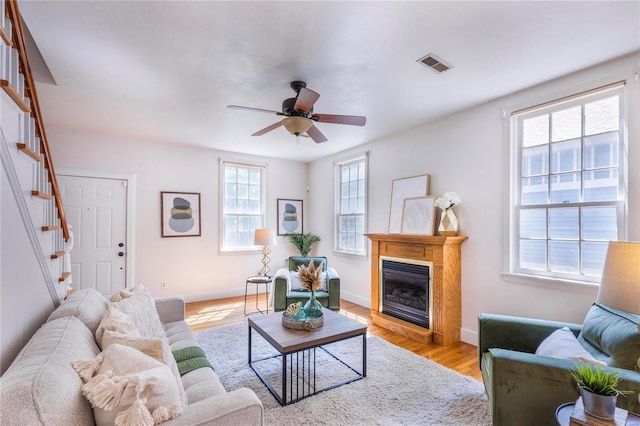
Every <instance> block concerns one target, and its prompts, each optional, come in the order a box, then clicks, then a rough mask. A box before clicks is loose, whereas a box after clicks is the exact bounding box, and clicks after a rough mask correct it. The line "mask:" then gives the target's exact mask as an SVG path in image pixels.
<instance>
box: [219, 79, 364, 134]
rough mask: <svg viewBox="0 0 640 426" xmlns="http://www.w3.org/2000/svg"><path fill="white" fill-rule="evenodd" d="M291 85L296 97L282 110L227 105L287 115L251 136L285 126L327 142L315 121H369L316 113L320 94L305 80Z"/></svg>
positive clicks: (341, 122) (295, 132)
mask: <svg viewBox="0 0 640 426" xmlns="http://www.w3.org/2000/svg"><path fill="white" fill-rule="evenodd" d="M290 86H291V88H292V89H293V90H294V91H295V92H296V97H295V98H288V99H285V100H284V102H282V112H280V111H273V110H269V109H261V108H251V107H245V106H240V105H227V108H231V109H240V110H245V111H258V112H266V113H269V114H275V115H282V116H284V117H285V118H283V119H282V120H280V121H278V122H277V123H274V124H272V125H270V126H267V127H265V128H264V129H262V130H259V131H257V132H255V133H254V134H252V135H251V136H262V135H264V134H265V133H269V132H270V131H272V130H275V129H277V128H278V127H280V126H283V127H284V128H285V129H286V130H287V131H288V132H289V133H291V134H292V135H296V136H308V137H310V138H311V139H313V141H314V142H316V143H320V142H326V141H327V138H326V136H325V135H323V134H322V132H320V130H318V128H317V127H316V126H315V125H314V123H313V122H314V121H317V122H319V123H333V124H349V125H351V126H364V125H365V124H366V122H367V118H366V117H362V116H358V115H335V114H314V113H313V104H315V103H316V101H317V100H318V98H319V97H320V94H318V93H316V92H314V91H313V90H310V89H307V83H305V82H304V81H292V82H291V84H290ZM305 134H306V135H305Z"/></svg>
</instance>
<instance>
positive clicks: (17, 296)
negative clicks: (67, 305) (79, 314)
mask: <svg viewBox="0 0 640 426" xmlns="http://www.w3.org/2000/svg"><path fill="white" fill-rule="evenodd" d="M0 143H3V142H2V141H0ZM5 171H6V170H5V168H4V167H3V166H2V163H0V230H1V231H0V252H1V253H2V256H0V375H1V374H4V372H5V370H6V369H7V368H8V367H9V365H10V364H11V362H12V361H13V359H14V358H15V357H16V355H18V352H19V351H20V349H22V347H23V346H24V345H25V344H26V343H27V342H28V341H29V339H30V338H31V336H32V335H33V334H34V333H35V332H36V330H37V329H38V328H40V326H41V325H42V323H43V322H44V321H45V320H46V319H47V317H48V316H49V314H50V313H51V311H53V309H54V305H53V300H52V299H51V296H50V294H49V292H48V291H47V282H46V281H45V279H44V276H43V274H42V269H41V267H40V264H39V263H38V260H37V258H36V255H35V253H34V248H33V246H32V245H31V242H30V240H29V237H28V235H27V231H26V229H25V225H24V222H23V221H22V217H21V216H20V212H19V209H18V204H17V203H16V199H15V197H14V194H13V192H12V191H11V187H10V184H9V180H8V179H7V175H6V173H5Z"/></svg>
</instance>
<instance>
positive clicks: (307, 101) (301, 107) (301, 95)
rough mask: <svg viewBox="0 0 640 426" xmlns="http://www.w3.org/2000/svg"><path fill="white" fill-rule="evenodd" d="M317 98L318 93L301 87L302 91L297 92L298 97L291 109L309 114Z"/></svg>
mask: <svg viewBox="0 0 640 426" xmlns="http://www.w3.org/2000/svg"><path fill="white" fill-rule="evenodd" d="M319 97H320V94H319V93H316V92H314V91H313V90H309V89H307V88H306V87H303V88H302V89H300V92H298V97H297V99H296V103H295V105H294V106H293V109H296V110H298V111H303V112H309V111H311V108H313V104H315V103H316V101H317V100H318V98H319Z"/></svg>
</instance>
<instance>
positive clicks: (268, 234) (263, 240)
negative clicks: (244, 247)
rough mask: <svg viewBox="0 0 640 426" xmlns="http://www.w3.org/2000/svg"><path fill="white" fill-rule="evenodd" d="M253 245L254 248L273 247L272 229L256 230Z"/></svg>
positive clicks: (274, 237)
mask: <svg viewBox="0 0 640 426" xmlns="http://www.w3.org/2000/svg"><path fill="white" fill-rule="evenodd" d="M253 244H254V245H256V246H275V245H276V233H275V231H274V230H273V229H267V228H264V229H256V230H255V234H254V237H253Z"/></svg>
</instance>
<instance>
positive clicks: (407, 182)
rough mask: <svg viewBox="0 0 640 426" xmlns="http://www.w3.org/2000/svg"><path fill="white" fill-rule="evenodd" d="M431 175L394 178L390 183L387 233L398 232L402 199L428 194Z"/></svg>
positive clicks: (400, 226)
mask: <svg viewBox="0 0 640 426" xmlns="http://www.w3.org/2000/svg"><path fill="white" fill-rule="evenodd" d="M430 184H431V175H419V176H412V177H406V178H401V179H394V180H393V183H392V185H391V206H390V208H389V234H399V233H400V231H401V228H402V208H403V207H404V199H405V198H412V197H424V196H427V195H429V186H430Z"/></svg>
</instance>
